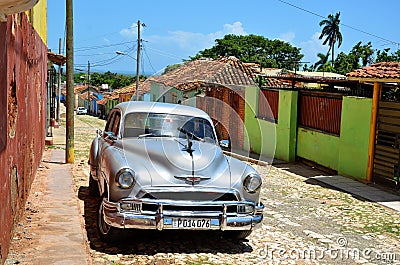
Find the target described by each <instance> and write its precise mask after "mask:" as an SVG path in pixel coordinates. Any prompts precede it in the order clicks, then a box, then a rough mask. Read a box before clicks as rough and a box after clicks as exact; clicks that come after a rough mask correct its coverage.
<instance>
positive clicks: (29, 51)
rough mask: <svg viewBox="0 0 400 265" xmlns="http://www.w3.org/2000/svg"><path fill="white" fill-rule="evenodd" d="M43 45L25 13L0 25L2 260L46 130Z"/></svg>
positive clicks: (38, 162)
mask: <svg viewBox="0 0 400 265" xmlns="http://www.w3.org/2000/svg"><path fill="white" fill-rule="evenodd" d="M46 79H47V47H46V45H45V44H44V43H43V41H42V40H41V38H40V37H39V35H38V34H37V33H36V31H35V30H34V29H33V27H32V26H31V25H30V24H29V22H28V20H27V17H26V15H25V14H24V13H21V14H17V15H13V16H8V19H7V22H3V23H0V256H1V260H2V261H3V262H4V260H5V258H6V256H7V253H8V249H9V245H10V238H11V233H12V229H13V225H14V222H16V221H17V220H18V218H19V217H20V215H21V213H22V211H23V209H24V205H25V202H26V199H27V196H28V193H29V189H30V186H31V184H32V181H33V179H34V176H35V173H36V170H37V168H38V166H39V164H40V161H41V158H42V154H43V150H44V141H45V137H46V134H45V130H46V129H45V128H46V90H47V89H46Z"/></svg>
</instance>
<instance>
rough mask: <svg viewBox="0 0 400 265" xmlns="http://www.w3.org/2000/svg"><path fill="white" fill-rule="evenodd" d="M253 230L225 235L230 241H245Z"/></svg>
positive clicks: (226, 233)
mask: <svg viewBox="0 0 400 265" xmlns="http://www.w3.org/2000/svg"><path fill="white" fill-rule="evenodd" d="M251 232H252V230H246V231H225V232H224V235H225V236H226V237H227V238H230V239H236V240H241V239H245V238H246V237H248V236H249V235H250V234H251Z"/></svg>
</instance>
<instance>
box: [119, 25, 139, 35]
mask: <svg viewBox="0 0 400 265" xmlns="http://www.w3.org/2000/svg"><path fill="white" fill-rule="evenodd" d="M136 27H137V24H136V23H133V24H132V26H130V27H129V28H125V29H121V30H120V32H119V34H121V35H122V36H123V37H125V38H132V37H133V36H136V35H137V29H136Z"/></svg>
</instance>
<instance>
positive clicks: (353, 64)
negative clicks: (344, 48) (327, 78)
mask: <svg viewBox="0 0 400 265" xmlns="http://www.w3.org/2000/svg"><path fill="white" fill-rule="evenodd" d="M373 54H374V50H373V49H372V45H371V42H368V43H367V44H364V45H363V44H362V42H361V41H360V42H358V43H357V44H356V45H354V47H353V48H352V49H351V51H350V52H349V53H348V54H346V53H344V52H341V53H340V54H339V55H338V56H337V58H336V60H335V62H334V68H335V72H336V73H339V74H343V75H344V74H346V73H349V72H351V71H353V70H355V69H358V68H361V67H364V66H367V65H369V64H371V63H373V62H374V58H373Z"/></svg>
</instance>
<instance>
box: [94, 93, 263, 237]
mask: <svg viewBox="0 0 400 265" xmlns="http://www.w3.org/2000/svg"><path fill="white" fill-rule="evenodd" d="M97 132H98V133H97V134H98V135H97V136H96V138H95V139H94V140H93V142H92V145H91V149H90V158H89V164H90V179H89V191H90V194H91V195H92V196H101V200H100V203H99V207H98V211H97V214H98V217H97V227H98V231H99V233H100V236H101V238H102V240H104V241H110V240H116V239H118V235H117V233H118V232H120V231H121V230H122V229H124V228H135V229H157V230H164V229H189V230H219V231H223V233H224V235H227V236H230V237H233V238H237V239H240V238H245V237H247V236H249V235H250V233H251V232H252V231H253V229H254V228H255V226H256V225H257V224H259V223H260V222H261V221H262V219H263V209H264V206H263V204H262V203H261V202H260V200H259V194H260V189H261V182H262V181H261V177H260V176H259V174H258V173H257V172H256V170H255V169H254V168H252V167H251V166H250V165H248V164H246V163H244V162H241V161H239V160H237V159H235V158H232V157H230V156H225V155H224V153H223V152H222V150H221V148H220V146H219V144H218V141H217V138H216V134H215V129H214V126H213V123H212V120H211V118H210V117H209V116H208V115H207V114H206V113H205V112H203V111H202V110H200V109H197V108H193V107H189V106H183V105H175V104H167V103H154V102H132V101H131V102H124V103H120V104H118V105H117V106H116V107H115V108H114V109H113V110H112V111H111V112H110V114H109V116H108V120H107V124H106V127H105V130H104V132H102V131H100V130H98V131H97Z"/></svg>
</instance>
